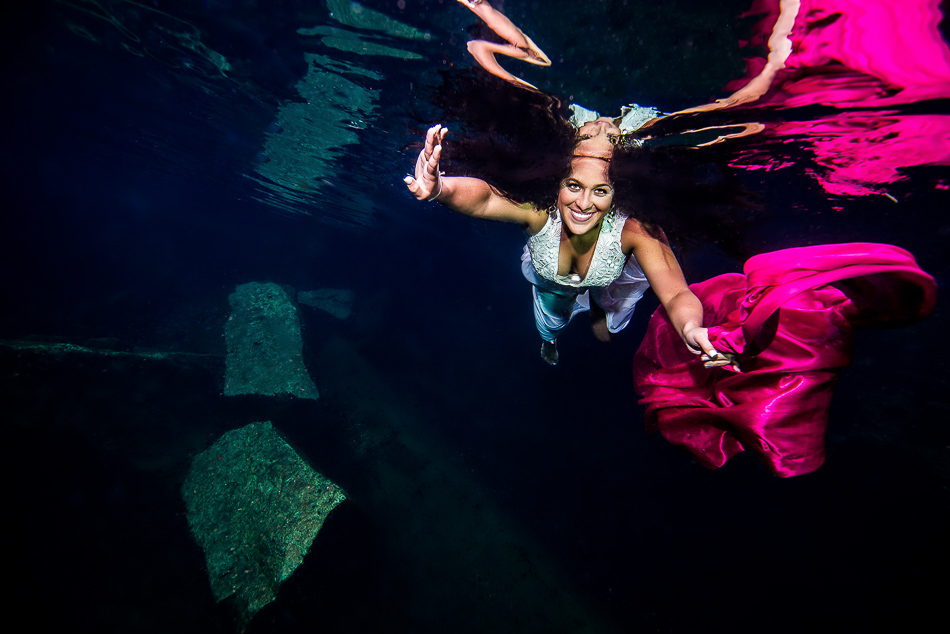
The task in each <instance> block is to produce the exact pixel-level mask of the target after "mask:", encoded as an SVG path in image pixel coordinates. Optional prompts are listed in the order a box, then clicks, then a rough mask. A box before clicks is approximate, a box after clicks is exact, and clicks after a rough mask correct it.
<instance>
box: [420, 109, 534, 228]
mask: <svg viewBox="0 0 950 634" xmlns="http://www.w3.org/2000/svg"><path fill="white" fill-rule="evenodd" d="M445 133H446V130H445V129H444V128H443V127H442V126H441V125H436V126H433V127H431V128H429V131H428V132H427V133H426V143H425V147H423V148H422V151H421V152H419V158H418V159H416V172H415V177H412V176H406V178H404V179H403V182H405V183H406V187H408V188H409V191H410V192H412V195H413V196H415V197H416V198H417V199H418V200H429V201H434V202H439V203H441V204H443V205H445V206H446V207H448V208H449V209H451V210H452V211H454V212H457V213H460V214H463V215H465V216H471V217H473V218H484V219H486V220H496V221H500V222H512V223H515V224H519V225H521V226H522V227H524V228H525V229H527V230H529V231H533V232H535V233H536V232H537V231H540V230H541V228H542V227H543V226H544V220H545V218H544V214H542V213H540V212H539V211H538V210H537V209H534V208H533V207H519V206H518V205H516V204H514V203H513V202H511V201H510V200H508V199H507V198H505V197H504V196H499V195H498V194H497V193H495V191H494V190H493V189H492V188H491V186H490V185H489V184H488V183H486V182H485V181H483V180H480V179H478V178H465V177H451V176H442V175H441V174H440V173H439V159H440V158H441V156H442V142H443V140H444V138H445Z"/></svg>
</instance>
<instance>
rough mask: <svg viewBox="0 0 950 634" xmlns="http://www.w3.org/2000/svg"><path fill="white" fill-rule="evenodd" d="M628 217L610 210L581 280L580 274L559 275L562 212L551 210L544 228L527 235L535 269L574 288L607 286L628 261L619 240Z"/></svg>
mask: <svg viewBox="0 0 950 634" xmlns="http://www.w3.org/2000/svg"><path fill="white" fill-rule="evenodd" d="M626 220H627V216H626V215H624V214H622V213H620V212H618V211H616V210H614V209H611V210H610V211H609V212H607V215H606V216H604V221H603V223H602V224H601V227H600V235H599V236H598V237H597V244H596V245H594V255H593V256H592V257H591V261H590V267H589V268H588V269H587V276H586V277H584V278H583V279H581V276H580V275H578V274H577V273H571V274H569V275H558V272H557V269H558V256H559V254H560V250H561V217H560V214H551V213H549V214H548V219H547V221H545V223H544V226H543V227H542V228H541V231H539V232H537V233H536V234H534V235H533V236H529V237H528V252H529V253H530V254H531V264H532V266H533V267H534V270H535V271H536V272H537V274H538V275H539V276H540V277H542V278H544V279H546V280H548V281H550V282H555V283H557V284H563V285H565V286H572V287H574V288H581V287H584V288H593V287H605V286H608V285H609V284H610V283H611V282H613V281H614V280H616V279H617V278H618V277H619V276H620V274H621V272H623V267H624V264H625V263H626V261H627V256H626V255H625V254H624V252H623V245H622V244H621V240H620V234H621V233H622V232H623V226H624V223H625V222H626Z"/></svg>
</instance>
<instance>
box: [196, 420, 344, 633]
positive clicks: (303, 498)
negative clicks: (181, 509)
mask: <svg viewBox="0 0 950 634" xmlns="http://www.w3.org/2000/svg"><path fill="white" fill-rule="evenodd" d="M182 497H183V498H184V500H185V506H186V507H187V510H188V525H189V526H190V527H191V531H192V534H193V535H194V537H195V541H197V542H198V544H199V545H200V546H201V549H202V550H203V551H204V554H205V560H206V562H207V566H208V576H209V579H210V582H211V589H212V591H213V593H214V596H215V599H216V600H218V601H221V600H223V599H225V598H227V597H230V596H232V595H234V597H235V601H236V603H237V606H238V607H239V609H240V610H241V611H242V612H243V613H244V614H245V615H246V616H247V617H248V618H249V617H251V616H253V615H254V613H255V612H257V611H258V610H260V609H261V608H262V607H264V606H265V605H267V604H268V603H270V602H271V601H273V600H274V599H275V598H276V596H277V589H278V587H279V586H280V584H281V582H283V581H285V580H286V579H287V578H288V577H290V575H291V573H293V571H294V570H295V569H296V568H297V566H299V565H300V564H301V562H303V558H304V556H305V555H306V554H307V551H308V550H309V548H310V545H311V544H312V543H313V540H314V538H316V536H317V532H318V531H319V530H320V527H321V526H323V522H324V520H326V518H327V515H329V513H330V512H331V511H332V510H333V509H334V508H335V507H336V506H337V505H338V504H340V503H341V502H342V501H343V500H345V499H346V495H345V493H344V492H343V490H342V489H341V488H340V487H339V486H337V485H336V484H335V483H334V482H331V481H330V480H328V479H327V478H325V477H324V476H322V475H321V474H319V473H317V472H316V471H315V470H314V469H313V468H312V467H310V465H308V464H307V463H306V462H305V461H304V460H303V458H301V457H300V456H299V455H298V454H297V452H296V451H294V449H293V448H292V447H291V446H290V445H288V444H287V442H286V441H284V439H283V438H281V437H280V435H279V434H278V433H277V432H276V431H275V430H274V428H273V426H272V425H271V424H270V423H269V422H261V423H252V424H250V425H247V426H246V427H242V428H241V429H236V430H233V431H230V432H228V433H226V434H224V435H223V436H221V438H219V439H218V440H217V441H216V442H215V443H214V444H213V445H211V447H209V448H208V449H207V450H206V451H204V452H202V453H200V454H198V455H197V456H195V459H194V461H193V462H192V465H191V469H190V471H189V472H188V475H187V477H186V478H185V482H184V484H183V485H182Z"/></svg>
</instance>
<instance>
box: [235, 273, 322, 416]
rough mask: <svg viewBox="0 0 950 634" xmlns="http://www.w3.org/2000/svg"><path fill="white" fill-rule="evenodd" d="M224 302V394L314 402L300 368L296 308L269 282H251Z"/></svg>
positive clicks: (314, 392) (312, 387) (314, 391)
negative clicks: (227, 314) (228, 310)
mask: <svg viewBox="0 0 950 634" xmlns="http://www.w3.org/2000/svg"><path fill="white" fill-rule="evenodd" d="M228 301H229V302H230V303H231V316H230V317H229V318H228V323H227V325H226V326H225V331H224V333H225V338H226V339H227V344H228V356H227V360H226V369H225V372H226V375H225V381H224V393H225V394H226V395H227V396H236V395H239V394H263V395H276V394H291V395H293V396H296V397H298V398H312V399H315V398H318V397H319V393H318V392H317V388H316V386H315V385H314V384H313V380H312V379H311V378H310V375H309V374H308V373H307V368H306V366H305V365H304V363H303V356H302V353H303V339H302V338H301V336H300V319H298V317H297V308H296V307H295V306H294V304H293V302H292V301H291V299H290V296H289V295H288V294H287V292H286V291H284V289H282V288H281V287H280V286H278V285H277V284H274V283H272V282H268V283H260V282H251V283H249V284H241V285H240V286H238V287H237V289H236V290H235V292H234V293H232V294H231V295H230V296H229V297H228Z"/></svg>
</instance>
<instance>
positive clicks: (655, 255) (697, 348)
mask: <svg viewBox="0 0 950 634" xmlns="http://www.w3.org/2000/svg"><path fill="white" fill-rule="evenodd" d="M623 246H624V251H625V252H629V253H632V254H633V255H634V257H636V258H637V262H638V263H639V264H640V268H642V269H643V273H644V274H645V275H646V276H647V280H648V281H649V282H650V287H651V288H653V292H655V293H656V296H657V297H658V298H659V299H660V303H661V304H663V308H665V309H666V314H667V315H669V317H670V321H671V322H672V323H673V327H674V328H676V332H677V333H679V336H680V338H681V339H682V340H683V342H684V343H686V346H687V347H688V348H689V350H690V352H692V353H694V354H702V353H705V354H707V355H708V356H709V357H711V358H712V357H716V356H718V354H719V353H718V352H717V351H716V349H715V348H714V347H713V345H712V344H711V343H709V336H708V334H707V332H706V329H705V328H703V305H702V302H700V301H699V298H698V297H696V295H694V294H693V292H692V291H691V290H689V286H687V284H686V278H685V277H683V270H682V269H681V268H680V265H679V262H677V261H676V256H674V255H673V251H672V249H670V246H669V244H667V243H666V242H665V241H661V240H657V239H656V238H654V237H653V236H651V235H650V234H649V233H648V232H647V231H646V229H644V228H643V225H641V224H640V223H639V222H637V221H636V220H633V219H628V220H627V223H626V225H624V230H623ZM628 249H629V251H628Z"/></svg>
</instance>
